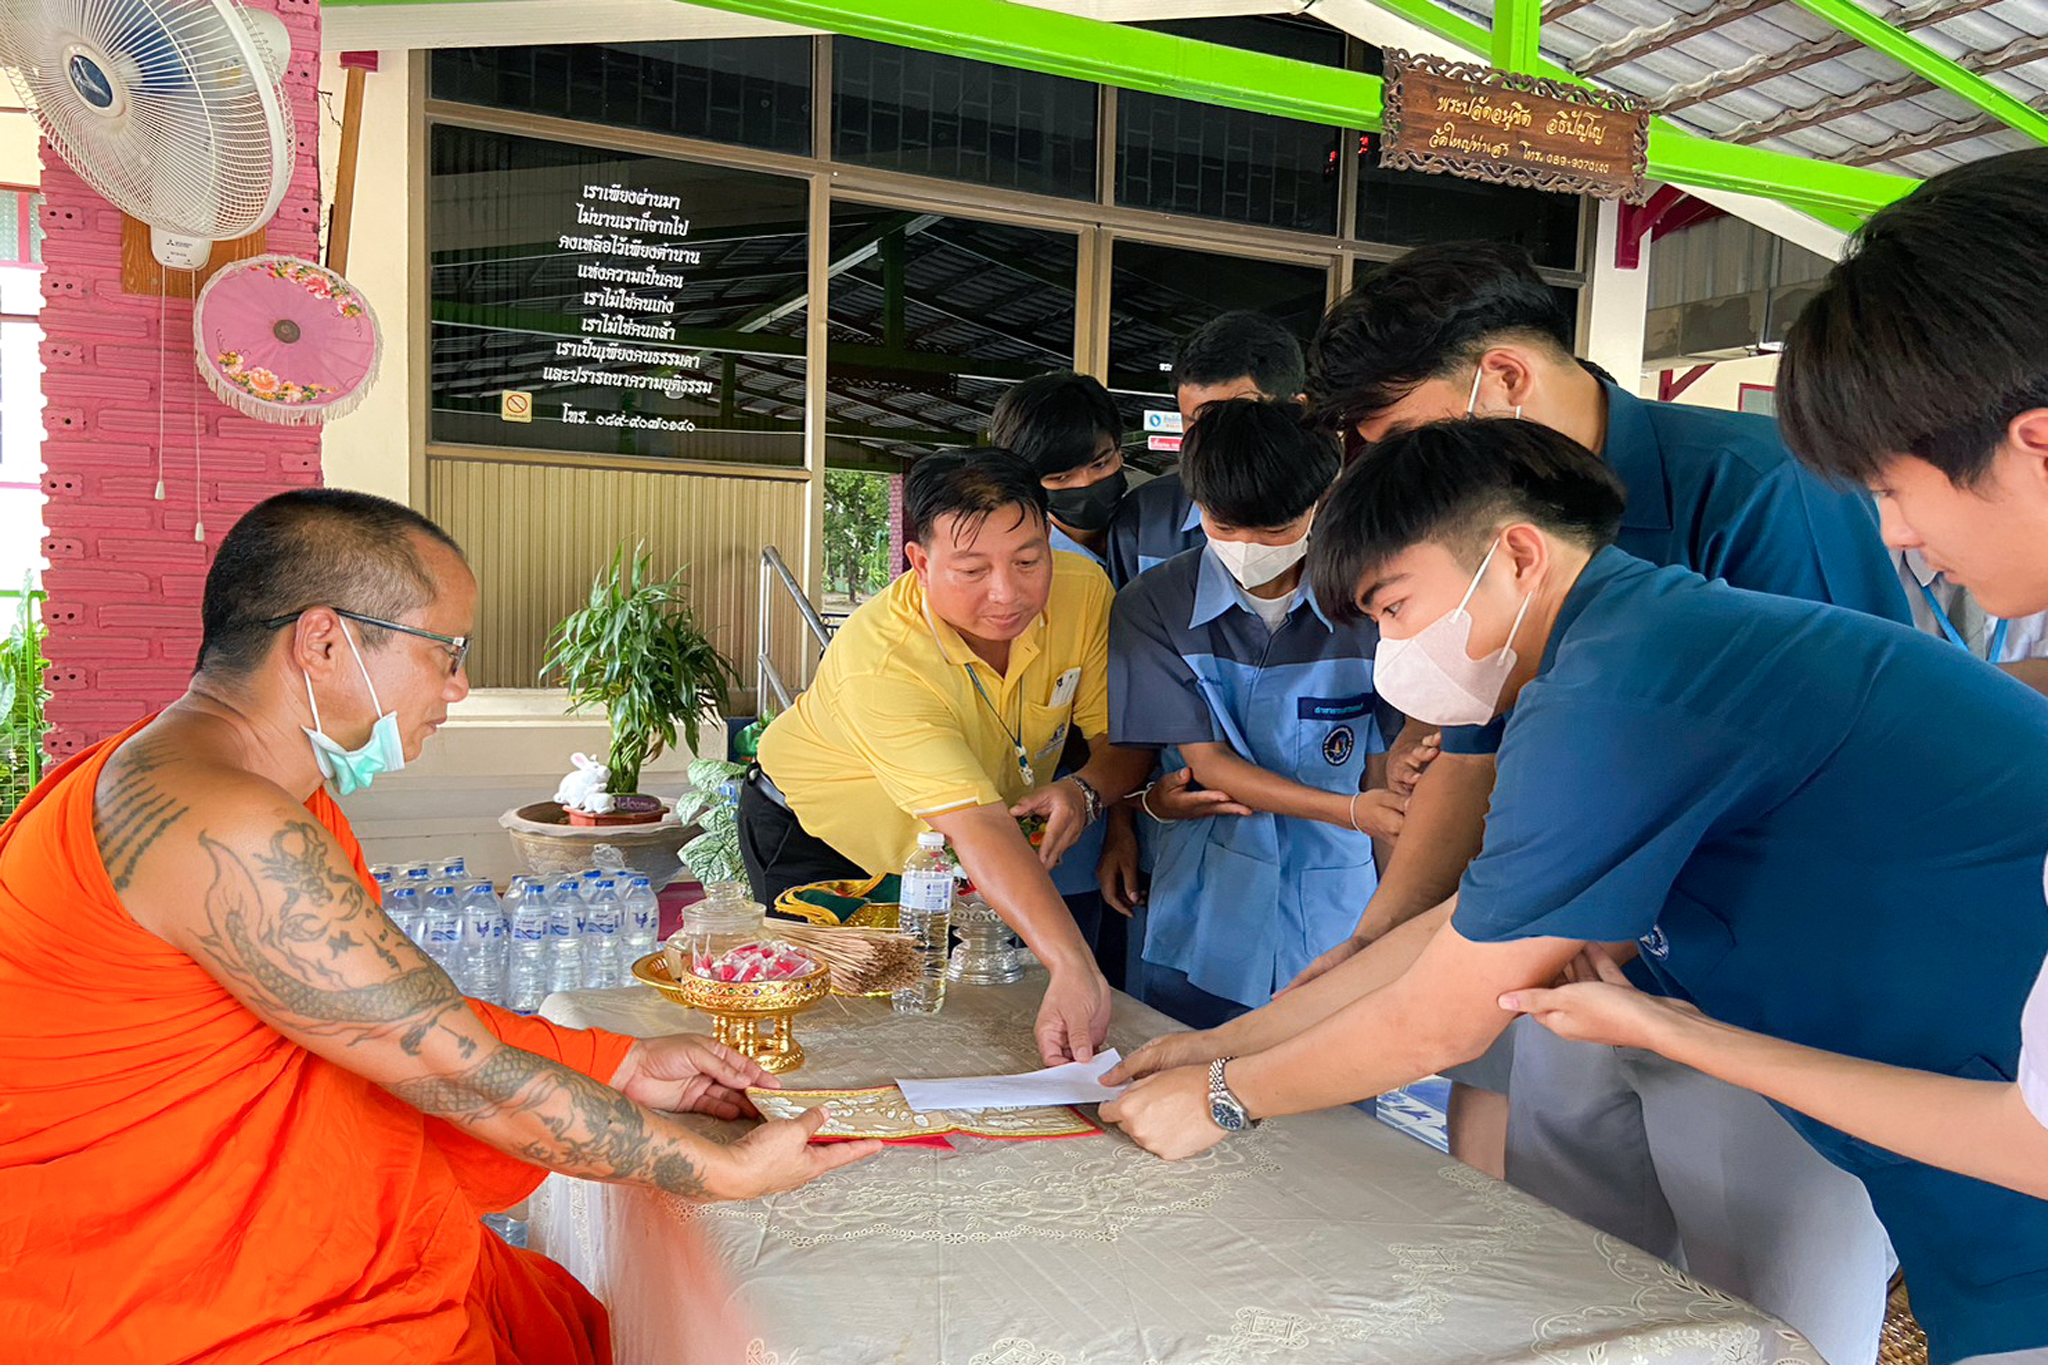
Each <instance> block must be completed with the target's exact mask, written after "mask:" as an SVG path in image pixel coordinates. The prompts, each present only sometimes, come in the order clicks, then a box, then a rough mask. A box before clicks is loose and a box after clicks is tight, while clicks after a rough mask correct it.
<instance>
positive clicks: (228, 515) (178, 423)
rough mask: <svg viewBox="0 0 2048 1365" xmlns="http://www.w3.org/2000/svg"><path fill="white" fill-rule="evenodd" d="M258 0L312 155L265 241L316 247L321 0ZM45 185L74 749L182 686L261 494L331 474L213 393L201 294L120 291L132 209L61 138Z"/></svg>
mask: <svg viewBox="0 0 2048 1365" xmlns="http://www.w3.org/2000/svg"><path fill="white" fill-rule="evenodd" d="M244 3H245V4H246V5H248V6H249V7H250V8H252V9H268V10H274V11H276V13H277V15H278V17H279V18H281V19H283V20H284V23H285V27H286V28H287V30H288V31H289V32H290V33H291V39H292V55H291V63H290V66H289V69H288V70H287V72H286V74H285V79H284V89H285V92H286V95H287V97H288V99H289V102H290V105H291V110H292V115H293V118H294V119H295V120H296V123H297V127H298V138H299V143H298V163H297V167H296V169H295V171H294V173H293V176H292V183H291V189H290V190H289V191H288V192H287V194H286V195H285V200H284V205H283V207H282V208H280V209H279V210H278V214H277V217H276V218H275V219H273V220H272V222H271V224H270V235H269V240H268V249H269V250H271V251H280V252H287V253H290V254H293V255H298V256H305V257H308V258H313V259H317V258H318V256H319V230H320V175H319V136H320V116H319V107H318V96H317V93H316V90H315V82H316V80H317V77H318V71H319V51H320V9H319V5H318V3H317V0H244ZM43 194H44V202H43V209H42V221H43V227H44V229H45V231H46V233H47V234H48V235H47V236H46V237H45V238H44V241H43V262H44V270H43V299H44V303H43V312H42V318H41V322H42V327H43V346H42V359H43V365H44V371H43V392H44V395H45V397H46V399H47V406H46V407H45V409H44V412H43V425H44V428H45V430H46V436H45V438H44V442H43V463H44V466H45V469H46V471H47V472H46V473H45V474H44V477H43V487H44V491H45V492H46V493H47V494H48V503H47V505H46V507H45V509H44V513H43V522H44V527H45V530H46V535H45V538H44V541H43V553H44V554H45V555H46V556H47V557H48V558H49V561H50V569H49V572H48V574H47V575H45V577H44V580H43V583H44V588H45V590H46V591H47V593H48V601H46V602H45V603H44V606H43V613H44V620H45V621H46V622H47V623H48V625H49V627H50V634H49V639H48V641H47V643H46V645H45V647H44V648H45V651H46V652H47V654H48V656H49V659H50V669H49V674H48V678H49V687H50V693H51V696H50V702H49V707H48V712H47V715H48V719H49V723H50V730H49V733H48V734H47V735H46V737H45V738H44V741H43V742H44V746H45V747H46V748H47V749H48V750H49V752H50V754H51V755H52V756H53V757H55V758H58V759H62V758H66V757H69V756H70V755H72V754H74V753H76V752H78V750H80V749H82V748H84V747H85V746H87V745H89V744H91V743H93V742H95V741H97V740H99V739H102V738H104V737H105V736H107V735H109V734H111V733H113V732H114V731H116V730H118V729H120V728H121V727H122V726H125V725H127V724H129V723H130V722H132V721H135V720H139V719H141V718H142V717H143V716H145V715H147V714H149V713H150V712H151V711H154V710H156V709H158V708H159V707H162V706H163V705H165V704H166V703H168V702H170V701H172V700H174V699H175V698H176V697H177V696H178V694H179V693H181V692H183V691H184V690H185V684H186V681H187V680H188V679H189V678H190V676H191V672H192V665H193V663H194V661H195V660H196V658H197V656H198V652H199V603H200V593H201V588H202V585H203V584H204V582H205V576H206V568H207V565H208V564H209V563H211V562H212V556H213V551H214V549H215V548H216V547H217V546H218V545H219V544H220V540H221V537H222V536H224V535H225V534H226V533H227V530H228V528H229V527H230V526H232V525H234V522H235V519H236V518H237V517H239V516H240V515H241V514H242V513H243V512H245V511H247V510H248V509H249V508H250V507H251V506H253V505H254V504H255V503H257V502H259V501H261V500H262V499H264V498H266V497H269V496H270V495H271V494H273V493H276V492H279V491H281V490H283V489H286V488H297V487H304V486H307V485H311V484H317V483H319V482H320V435H319V428H318V427H280V426H272V425H270V424H269V423H265V422H257V421H253V420H251V419H250V418H247V417H244V416H242V415H241V414H239V413H236V412H234V411H233V410H231V409H229V408H227V407H224V406H222V404H221V403H220V402H219V401H217V400H216V399H215V398H214V396H213V394H212V391H211V390H209V389H208V388H207V387H206V385H205V381H204V380H202V379H201V378H200V377H199V374H198V371H197V369H196V368H195V367H194V364H193V355H192V305H191V303H190V302H189V301H182V300H178V299H165V300H159V299H158V297H157V296H156V295H155V294H150V295H147V296H141V295H131V294H124V293H122V292H121V215H120V214H119V213H118V212H116V211H115V209H114V208H113V207H112V206H111V205H109V204H108V203H107V202H106V200H104V199H102V198H100V197H99V196H98V195H97V194H94V193H93V191H92V190H91V189H90V188H89V187H87V185H86V183H85V182H84V181H83V180H81V179H80V178H79V177H78V175H77V174H76V173H75V172H74V171H72V169H71V168H70V167H69V166H68V165H66V164H65V162H64V161H63V160H62V158H60V157H58V156H57V154H56V153H55V152H54V151H53V150H51V148H50V147H49V145H48V144H47V143H45V145H44V147H43ZM159 432H161V433H162V435H161V450H159ZM195 449H196V458H195ZM159 454H161V456H162V465H163V481H164V500H163V501H162V502H158V501H157V500H156V498H155V496H154V494H155V489H156V482H157V469H158V457H159ZM195 520H201V521H203V522H204V525H205V528H206V542H205V543H204V544H200V543H199V542H198V541H196V540H195V539H194V538H193V527H194V524H195Z"/></svg>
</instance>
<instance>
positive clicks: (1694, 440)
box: [1444, 384, 1913, 754]
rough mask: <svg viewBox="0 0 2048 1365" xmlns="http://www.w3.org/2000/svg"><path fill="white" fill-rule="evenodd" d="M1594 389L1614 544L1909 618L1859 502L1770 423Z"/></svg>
mask: <svg viewBox="0 0 2048 1365" xmlns="http://www.w3.org/2000/svg"><path fill="white" fill-rule="evenodd" d="M1601 387H1602V388H1603V389H1604V390H1605V391H1606V394H1607V441H1606V444H1605V445H1604V446H1603V447H1602V448H1601V452H1600V456H1601V458H1602V459H1603V460H1605V461H1606V462H1607V466H1608V468H1610V469H1612V470H1613V471H1614V472H1615V474H1616V476H1618V477H1619V478H1620V479H1621V482H1622V485H1623V486H1624V487H1625V488H1627V489H1628V508H1627V510H1626V511H1625V512H1624V513H1623V514H1622V522H1621V534H1620V536H1619V537H1617V538H1616V540H1615V544H1616V545H1617V546H1618V547H1619V548H1621V549H1623V550H1626V551H1627V552H1628V553H1630V554H1632V555H1634V556H1636V557H1637V558H1638V559H1646V560H1648V561H1649V562H1650V563H1652V564H1673V565H1676V566H1678V567H1679V568H1681V569H1691V570H1692V571H1693V572H1694V573H1697V574H1700V575H1702V576H1704V577H1707V578H1722V579H1726V580H1727V581H1728V584H1729V585H1730V586H1731V587H1737V588H1748V589H1750V590H1751V591H1752V592H1767V593H1771V594H1774V595H1775V596H1778V597H1797V598H1802V599H1804V600H1806V601H1808V602H1832V603H1833V604H1834V605H1836V606H1838V607H1848V608H1850V609H1852V610H1855V611H1860V612H1866V613H1868V614H1869V615H1872V616H1881V617H1883V618H1885V619H1886V620H1888V621H1901V622H1906V623H1909V624H1910V623H1911V621H1912V619H1913V617H1912V612H1911V610H1910V609H1909V608H1908V607H1907V605H1906V592H1905V589H1904V587H1903V586H1901V584H1900V583H1899V575H1898V571H1897V569H1895V568H1894V567H1893V565H1892V559H1891V553H1890V552H1889V551H1888V550H1886V549H1885V547H1884V542H1883V541H1882V540H1881V539H1880V538H1879V535H1878V526H1877V511H1876V509H1875V508H1874V507H1873V506H1872V505H1871V501H1870V498H1869V497H1868V496H1867V495H1866V494H1864V493H1863V492H1861V491H1859V490H1856V489H1850V488H1840V487H1837V486H1835V485H1832V484H1829V483H1827V482H1826V481H1824V480H1823V479H1821V478H1820V477H1819V476H1818V475H1816V474H1814V473H1813V472H1812V471H1811V470H1808V469H1807V468H1806V467H1805V466H1803V465H1801V464H1800V463H1799V462H1798V461H1797V460H1796V459H1794V458H1793V457H1792V452H1791V451H1789V450H1787V449H1786V448H1785V443H1784V441H1783V440H1782V439H1780V437H1779V435H1778V424H1777V423H1776V422H1774V421H1772V420H1771V419H1770V418H1768V417H1760V416H1757V415H1755V414H1753V413H1743V412H1719V411H1716V410H1714V409H1712V408H1695V407H1688V406H1685V405H1683V404H1680V403H1652V402H1646V401H1645V400H1643V399H1641V398H1638V397H1636V396H1635V395H1634V394H1632V393H1628V392H1626V391H1625V390H1623V389H1620V388H1617V387H1615V386H1614V385H1613V384H1603V385H1602V386H1601ZM1499 744H1500V726H1499V722H1498V721H1496V722H1495V723H1494V724H1493V725H1490V726H1458V727H1452V728H1447V729H1445V731H1444V748H1445V750H1446V751H1447V752H1450V753H1465V754H1485V753H1492V752H1493V751H1494V750H1495V749H1496V748H1498V747H1499Z"/></svg>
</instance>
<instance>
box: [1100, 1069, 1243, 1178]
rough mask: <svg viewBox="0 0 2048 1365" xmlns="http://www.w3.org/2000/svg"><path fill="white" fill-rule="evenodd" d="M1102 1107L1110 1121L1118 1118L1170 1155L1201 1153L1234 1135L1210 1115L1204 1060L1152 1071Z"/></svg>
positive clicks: (1150, 1146)
mask: <svg viewBox="0 0 2048 1365" xmlns="http://www.w3.org/2000/svg"><path fill="white" fill-rule="evenodd" d="M1101 1113H1102V1118H1103V1121H1104V1122H1105V1123H1114V1124H1115V1125H1117V1127H1119V1128H1121V1129H1123V1130H1124V1132H1125V1133H1126V1134H1128V1135H1129V1136H1130V1139H1131V1141H1133V1142H1135V1143H1137V1144H1138V1145H1139V1146H1140V1147H1143V1148H1144V1149H1145V1150H1146V1151H1148V1152H1150V1153H1152V1154H1153V1155H1154V1156H1157V1157H1163V1158H1165V1159H1166V1160H1168V1161H1185V1160H1186V1159H1187V1158H1189V1157H1191V1156H1199V1155H1200V1154H1201V1153H1203V1152H1206V1151H1208V1150H1209V1149H1210V1148H1211V1147H1214V1146H1215V1145H1216V1144H1217V1143H1219V1142H1221V1141H1223V1139H1224V1138H1226V1137H1228V1136H1229V1134H1228V1133H1225V1132H1224V1131H1223V1130H1222V1129H1221V1128H1219V1127H1217V1126H1216V1120H1215V1119H1213V1118H1211V1117H1210V1116H1209V1076H1208V1069H1207V1068H1206V1067H1201V1066H1182V1067H1175V1068H1174V1069H1173V1070H1171V1071H1161V1072H1159V1073H1158V1074H1157V1075H1153V1076H1147V1077H1146V1078H1145V1079H1144V1080H1142V1081H1139V1082H1138V1083H1137V1084H1136V1085H1134V1086H1132V1087H1131V1088H1130V1089H1129V1090H1126V1091H1125V1092H1124V1093H1123V1094H1121V1095H1119V1096H1117V1097H1116V1098H1115V1099H1113V1100H1111V1101H1110V1102H1109V1103H1107V1104H1105V1105H1103V1106H1102V1110H1101Z"/></svg>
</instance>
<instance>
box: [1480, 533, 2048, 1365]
mask: <svg viewBox="0 0 2048 1365" xmlns="http://www.w3.org/2000/svg"><path fill="white" fill-rule="evenodd" d="M2044 811H2048V700H2044V699H2043V698H2042V697H2041V696H2040V695H2039V694H2037V693H2035V692H2033V691H2031V690H2029V689H2028V688H2026V687H2025V686H2023V685H2021V684H2020V683H2018V682H2015V681H2014V680H2013V679H2011V678H2010V677H2007V676H2006V675H2005V674H2003V673H2000V672H1999V671H1997V670H1996V669H1992V668H1987V667H1985V666H1984V664H1983V663H1982V662H1981V661H1979V660H1976V659H1973V658H1971V657H1970V656H1969V655H1968V654H1966V653H1965V652H1964V651H1962V650H1959V649H1957V648H1955V646H1953V645H1951V644H1949V643H1948V642H1947V641H1945V640H1941V639H1937V638H1935V637H1933V636H1930V635H1926V634H1922V633H1920V632H1917V631H1915V630H1913V629H1911V628H1910V627H1907V626H1901V625H1896V624H1893V623H1892V622H1889V621H1880V620H1877V619H1875V618H1873V617H1872V616H1870V615H1868V614H1865V613H1860V612H1847V611H1836V610H1832V609H1830V608H1827V607H1822V606H1817V605H1814V604H1812V603H1808V602H1800V601H1795V600H1793V599H1791V598H1787V597H1773V596H1766V595H1763V594H1760V593H1751V592H1738V591H1736V590H1735V589H1733V588H1730V587H1728V586H1727V585H1725V584H1721V583H1709V582H1707V581H1706V580H1704V579H1702V578H1701V577H1699V576H1698V575H1697V574H1693V573H1688V572H1686V571H1685V570H1683V569H1675V568H1658V567H1655V566H1653V565H1650V564H1647V563H1645V562H1644V561H1642V560H1639V559H1635V558H1632V557H1630V556H1628V555H1625V554H1623V553H1622V552H1620V551H1619V550H1613V549H1610V550H1604V551H1602V552H1601V553H1600V554H1599V555H1598V556H1597V557H1595V558H1594V560H1593V561H1592V563H1591V564H1590V565H1589V566H1588V567H1587V569H1586V570H1585V572H1584V573H1583V574H1582V575H1581V577H1580V578H1579V580H1578V582H1577V583H1576V584H1575V585H1574V586H1573V588H1572V589H1571V592H1570V594H1569V595H1568V596H1567V597H1566V599H1565V602H1564V605H1563V608H1562V609H1561V611H1560V613H1559V616H1558V619H1557V623H1556V625H1555V626H1554V627H1553V628H1552V631H1551V636H1550V641H1549V644H1548V646H1547V648H1546V649H1545V651H1544V656H1543V659H1542V661H1541V664H1540V665H1539V670H1538V672H1537V675H1536V677H1535V678H1534V679H1533V680H1532V681H1531V682H1530V683H1529V684H1528V685H1527V686H1526V687H1525V688H1523V690H1522V692H1521V695H1520V697H1519V698H1518V700H1517V701H1516V704H1515V707H1514V710H1513V711H1512V712H1510V713H1509V714H1508V717H1507V724H1506V730H1505V735H1504V737H1503V741H1502V743H1501V746H1500V757H1499V776H1498V778H1497V780H1496V782H1495V784H1494V789H1493V803H1492V807H1491V809H1490V811H1489V812H1488V814H1487V819H1486V843H1485V849H1484V851H1483V852H1481V853H1480V855H1479V857H1478V858H1477V859H1476V860H1475V861H1474V862H1473V863H1472V865H1471V867H1470V868H1468V869H1467V870H1466V873H1465V877H1464V882H1463V885H1462V886H1461V887H1460V890H1459V898H1458V907H1457V910H1456V912H1455V916H1454V918H1453V920H1452V923H1453V925H1454V926H1455V927H1456V928H1457V930H1458V931H1459V932H1460V933H1461V934H1463V935H1465V936H1466V937H1467V938H1470V939H1475V940H1479V941H1483V942H1496V941H1503V940H1510V939H1520V938H1528V937H1536V936H1555V937H1560V938H1571V939H1583V940H1589V941H1599V942H1615V941H1624V940H1628V939H1641V941H1642V946H1643V953H1642V958H1641V962H1642V964H1643V965H1644V966H1645V967H1647V968H1648V969H1649V971H1650V972H1651V973H1652V974H1653V975H1654V976H1655V977H1656V978H1657V981H1658V984H1659V985H1660V986H1661V987H1662V988H1663V989H1664V990H1666V991H1667V992H1668V993H1670V994H1673V995H1677V996H1681V997H1682V998H1685V999H1689V1000H1691V1001H1693V1002H1694V1003H1696V1004H1698V1005H1699V1006H1700V1008H1702V1009H1704V1010H1705V1011H1706V1012H1707V1013H1708V1014H1710V1015H1713V1016H1715V1017H1716V1018H1720V1019H1724V1020H1727V1021H1728V1022H1730V1023H1733V1024H1737V1025H1740V1026H1742V1027H1744V1028H1750V1029H1756V1030H1758V1031H1760V1032H1763V1033H1768V1034H1771V1035H1773V1036H1775V1037H1779V1038H1785V1039H1789V1040H1791V1041H1793V1042H1796V1043H1804V1044H1807V1045H1809V1046H1812V1047H1818V1048H1824V1049H1826V1050H1828V1051H1830V1052H1839V1053H1847V1054H1849V1055H1852V1056H1858V1057H1866V1058H1871V1059H1873V1060H1876V1061H1881V1062H1887V1063H1890V1064H1892V1065H1895V1066H1906V1067H1917V1068H1921V1069H1925V1070H1928V1071H1935V1072H1940V1073H1942V1074H1945V1075H1951V1076H1965V1077H1974V1078H1979V1079H2002V1080H2011V1079H2013V1078H2014V1076H2015V1075H2016V1068H2017V1065H2018V1059H2019V1044H2020V1033H2019V1020H2020V1015H2021V1011H2022V1008H2023V1006H2024V1005H2025V1002H2026V998H2027V993H2028V991H2029V989H2030V988H2031V987H2032V985H2033V982H2034V978H2035V976H2036V974H2037V973H2038V972H2039V971H2040V970H2041V963H2042V959H2043V956H2044V954H2048V906H2044V905H2043V902H2042V898H2041V861H2042V853H2043V850H2044V849H2048V823H2044V821H2043V817H2042V812H2044ZM1788 1117H1789V1118H1790V1119H1791V1120H1792V1123H1793V1126H1794V1127H1795V1128H1797V1129H1799V1131H1800V1132H1801V1134H1802V1135H1803V1136H1805V1137H1806V1138H1807V1140H1808V1141H1810V1142H1811V1143H1812V1144H1813V1145H1814V1146H1815V1147H1816V1148H1818V1149H1819V1150H1820V1151H1821V1153H1822V1154H1823V1155H1825V1156H1827V1157H1828V1158H1829V1159H1830V1160H1832V1161H1834V1162H1835V1163H1836V1164H1838V1165H1840V1166H1842V1167H1843V1168H1844V1169H1846V1170H1848V1171H1850V1172H1851V1173H1852V1174H1855V1175H1857V1176H1858V1177H1860V1178H1861V1179H1862V1180H1863V1182H1864V1184H1865V1185H1866V1186H1867V1187H1868V1188H1869V1190H1870V1196H1871V1200H1872V1202H1873V1204H1874V1205H1875V1206H1876V1209H1877V1212H1878V1215H1879V1216H1880V1217H1881V1218H1882V1219H1883V1220H1884V1223H1885V1226H1886V1228H1887V1230H1888V1231H1889V1232H1890V1233H1891V1236H1892V1241H1893V1243H1894V1245H1895V1246H1896V1247H1897V1249H1898V1254H1899V1259H1900V1261H1901V1262H1902V1263H1903V1264H1904V1266H1905V1271H1906V1279H1907V1282H1908V1283H1910V1284H1911V1285H1912V1286H1913V1308H1914V1311H1915V1312H1916V1313H1917V1314H1918V1316H1919V1318H1920V1321H1921V1323H1922V1324H1923V1325H1924V1326H1925V1327H1926V1328H1927V1331H1928V1334H1929V1336H1930V1338H1932V1340H1933V1342H1934V1348H1935V1349H1934V1353H1933V1354H1934V1358H1935V1359H1936V1360H1937V1361H1942V1360H1954V1359H1957V1358H1959V1357H1962V1356H1970V1355H1978V1354H1989V1353H1993V1352H2000V1351H2010V1350H2017V1349H2019V1348H2022V1347H2034V1346H2042V1345H2048V1201H2041V1200H2035V1199H2030V1198H2027V1197H2026V1196H2024V1195H2020V1194H2016V1193H2013V1192H2011V1191H2008V1190H2004V1189H1999V1188H1995V1187H1993V1186H1990V1185H1987V1184H1983V1183H1981V1182H1978V1181H1974V1180H1969V1179H1966V1178H1964V1177H1962V1176H1958V1175H1953V1174H1949V1173H1947V1172H1943V1171H1938V1170H1936V1169H1934V1168H1933V1167H1930V1166H1924V1165H1921V1164H1920V1163H1918V1162H1913V1161H1907V1160H1905V1159H1903V1158H1901V1157H1897V1156H1894V1155H1892V1154H1890V1153H1887V1152H1883V1151H1880V1150H1879V1149H1877V1148H1874V1147H1871V1146H1869V1145H1867V1144H1865V1143H1861V1142H1858V1141H1856V1140H1854V1139H1851V1138H1849V1137H1847V1136H1845V1135H1843V1134H1841V1133H1839V1132H1836V1131H1835V1130H1834V1129H1831V1128H1827V1127H1824V1126H1822V1125H1820V1124H1818V1123H1815V1122H1814V1121H1812V1120H1810V1119H1807V1118H1805V1117H1803V1116H1801V1115H1798V1114H1788Z"/></svg>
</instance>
